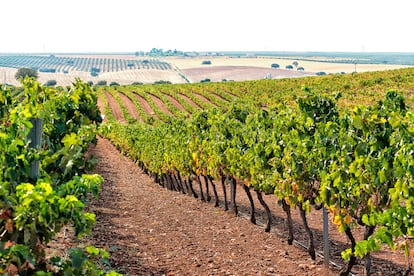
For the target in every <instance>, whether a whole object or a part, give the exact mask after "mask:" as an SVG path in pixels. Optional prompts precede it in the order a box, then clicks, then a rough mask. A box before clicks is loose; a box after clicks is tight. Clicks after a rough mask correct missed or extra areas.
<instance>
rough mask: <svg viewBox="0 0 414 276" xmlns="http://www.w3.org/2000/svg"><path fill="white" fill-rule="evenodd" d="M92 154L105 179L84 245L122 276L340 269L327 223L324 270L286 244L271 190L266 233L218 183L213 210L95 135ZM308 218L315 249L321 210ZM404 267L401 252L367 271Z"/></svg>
mask: <svg viewBox="0 0 414 276" xmlns="http://www.w3.org/2000/svg"><path fill="white" fill-rule="evenodd" d="M92 154H94V155H95V156H96V157H97V158H98V160H99V165H98V167H97V168H96V170H95V171H94V172H95V173H99V174H101V175H102V176H103V177H104V178H105V182H104V184H103V186H102V189H101V192H100V196H99V199H98V200H95V201H93V202H92V204H91V206H90V211H92V212H93V213H95V214H96V219H97V224H96V226H95V228H94V230H93V233H92V235H91V236H90V237H89V241H88V242H90V243H92V244H94V245H96V246H98V247H103V248H106V249H107V250H108V251H109V252H110V254H111V265H112V268H113V269H116V270H117V271H119V272H120V273H123V274H124V275H338V273H339V271H340V268H341V267H343V266H344V263H342V262H341V260H340V257H338V252H340V251H341V250H343V248H344V246H349V244H348V243H347V241H346V240H345V239H344V238H343V236H340V235H339V234H336V235H335V233H337V230H336V229H335V227H334V226H332V225H331V226H330V233H333V235H332V236H331V258H332V260H333V262H335V263H336V264H337V265H338V266H339V267H337V266H334V265H331V266H330V267H329V270H326V269H325V267H324V265H323V259H322V258H321V257H320V256H317V258H316V261H312V260H311V258H310V257H309V255H308V253H307V252H306V251H305V250H303V248H300V247H299V246H295V244H294V245H288V243H287V229H286V223H285V219H284V213H283V211H282V210H281V208H280V207H279V206H278V205H277V204H276V203H275V200H274V196H272V195H268V196H265V201H266V202H267V203H268V205H269V206H270V207H271V211H272V214H273V223H272V230H271V232H270V233H266V232H265V231H264V229H263V227H261V226H259V225H260V224H261V223H258V224H259V225H254V224H252V223H251V222H250V221H249V219H248V216H249V207H248V206H249V204H248V201H247V197H246V195H245V193H244V191H242V190H241V189H238V194H237V202H238V205H239V208H240V212H241V214H240V215H239V216H235V215H234V213H233V212H232V211H224V207H223V205H224V201H223V196H222V191H221V188H218V189H217V190H218V192H219V197H220V205H219V207H214V203H213V201H214V200H212V202H202V201H200V199H195V198H194V197H193V196H190V195H188V194H182V193H179V192H175V191H170V190H167V189H166V188H164V187H161V186H160V185H158V184H156V183H155V182H154V181H153V179H152V178H150V177H149V176H148V175H146V174H144V173H143V172H142V171H141V170H140V169H139V168H138V166H137V165H136V164H135V163H134V162H132V161H130V160H129V159H128V158H126V157H125V156H122V155H121V154H120V153H119V152H118V151H117V150H116V149H115V148H114V147H113V146H112V145H111V144H110V142H109V141H107V140H106V139H103V138H99V139H98V144H97V146H96V147H95V148H93V149H92ZM194 186H195V188H197V185H194ZM197 193H198V194H199V192H198V190H197ZM228 194H229V191H228ZM256 201H257V200H256ZM256 206H257V207H258V208H257V209H258V210H257V212H258V221H259V222H260V221H264V216H263V208H259V204H258V203H257V202H256ZM293 213H294V220H295V238H296V239H297V241H298V242H299V243H302V244H306V235H305V232H304V230H303V227H301V224H300V217H299V216H298V214H296V213H297V212H295V211H293ZM308 220H309V223H310V225H311V228H312V230H313V231H314V233H315V240H316V244H317V249H318V251H321V247H322V242H321V239H322V234H321V228H322V223H321V222H322V219H321V214H320V213H319V212H316V211H315V212H311V213H310V214H309V216H308ZM296 244H297V243H296ZM405 269H406V266H405V262H404V258H403V257H402V255H401V254H397V253H392V252H389V251H383V252H380V253H379V254H377V255H374V258H373V270H372V272H373V275H402V273H403V271H404V270H405ZM362 271H363V270H362V263H359V264H358V265H357V266H356V267H355V269H354V270H353V273H354V274H355V275H363V272H362Z"/></svg>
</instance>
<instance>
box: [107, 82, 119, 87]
mask: <svg viewBox="0 0 414 276" xmlns="http://www.w3.org/2000/svg"><path fill="white" fill-rule="evenodd" d="M109 86H119V83H117V82H116V81H113V82H111V83H110V84H109Z"/></svg>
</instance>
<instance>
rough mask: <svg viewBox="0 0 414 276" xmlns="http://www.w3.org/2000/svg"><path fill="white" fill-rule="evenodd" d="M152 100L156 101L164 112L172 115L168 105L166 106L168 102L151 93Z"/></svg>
mask: <svg viewBox="0 0 414 276" xmlns="http://www.w3.org/2000/svg"><path fill="white" fill-rule="evenodd" d="M149 95H150V97H151V99H152V101H153V102H154V103H155V105H157V106H158V108H159V109H160V110H161V111H162V112H164V113H165V114H167V115H170V116H171V115H172V113H171V111H170V110H169V109H168V107H167V106H166V104H165V103H164V102H163V101H162V100H161V99H160V98H158V97H157V96H155V95H154V94H151V93H149Z"/></svg>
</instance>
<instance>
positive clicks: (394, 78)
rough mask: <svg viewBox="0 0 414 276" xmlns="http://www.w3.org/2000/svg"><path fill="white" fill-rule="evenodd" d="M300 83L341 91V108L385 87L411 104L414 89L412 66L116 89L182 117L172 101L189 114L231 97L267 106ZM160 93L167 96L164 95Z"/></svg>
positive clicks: (289, 96) (297, 90) (288, 96)
mask: <svg viewBox="0 0 414 276" xmlns="http://www.w3.org/2000/svg"><path fill="white" fill-rule="evenodd" d="M302 87H311V88H312V91H314V92H316V93H328V94H329V93H330V94H332V93H334V92H338V91H340V92H341V93H342V97H341V98H340V99H339V100H338V108H339V109H340V110H341V109H349V108H353V107H354V106H356V105H358V104H363V105H369V104H373V103H374V99H375V98H376V97H378V96H379V95H382V96H383V95H384V91H385V90H387V89H397V90H399V91H401V93H402V94H403V96H404V97H405V98H406V101H407V104H408V105H412V99H413V97H412V95H411V94H412V92H413V88H412V87H414V69H412V68H407V69H400V70H391V71H383V72H370V73H360V74H349V75H330V76H321V77H306V78H300V79H298V78H294V79H280V80H260V81H245V82H227V83H195V84H180V85H171V84H162V85H142V86H141V85H135V86H134V85H131V86H124V87H120V88H119V91H122V92H123V93H129V92H127V91H134V92H136V94H142V97H144V98H145V97H146V94H147V93H150V94H152V95H155V96H157V97H158V98H160V99H161V100H162V102H163V103H164V104H165V105H166V106H168V109H169V110H170V111H171V112H172V113H173V116H176V117H178V118H182V117H181V116H182V114H181V113H180V112H176V111H174V109H175V108H174V107H173V105H174V104H175V105H176V106H180V107H179V108H180V109H181V111H182V112H184V113H188V114H190V115H191V114H194V113H195V112H197V111H198V110H200V109H202V110H204V109H210V108H212V107H215V106H216V107H218V108H224V109H226V108H227V106H228V105H229V103H230V102H233V101H237V102H247V103H254V104H255V105H256V106H258V107H264V108H268V107H272V106H275V105H277V104H278V103H280V102H285V103H287V104H292V103H294V102H295V98H296V97H297V96H301V95H304V93H303V90H302V89H301V88H302ZM162 95H166V96H167V97H166V98H165V97H163V96H162ZM149 98H150V95H149ZM171 99H173V100H171ZM148 101H151V99H148ZM172 101H173V102H174V104H173V103H172ZM138 109H139V107H138ZM141 109H142V107H141ZM153 109H157V107H153ZM153 111H154V110H153ZM154 112H155V111H154ZM149 115H151V114H149ZM162 116H163V115H162ZM155 119H158V118H155ZM144 121H146V120H144ZM163 121H165V120H163Z"/></svg>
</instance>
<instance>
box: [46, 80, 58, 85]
mask: <svg viewBox="0 0 414 276" xmlns="http://www.w3.org/2000/svg"><path fill="white" fill-rule="evenodd" d="M56 84H57V82H56V80H48V81H47V82H46V83H45V84H44V86H55V85H56Z"/></svg>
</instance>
